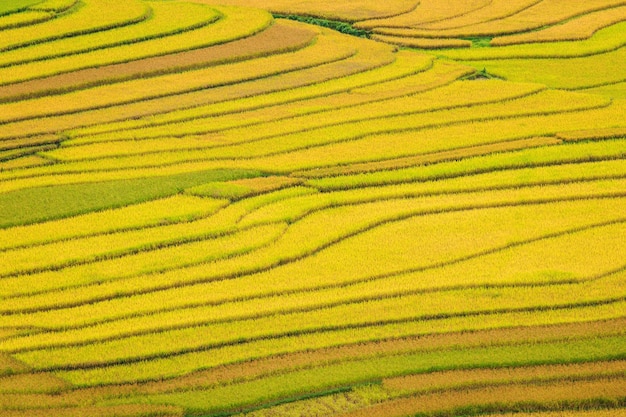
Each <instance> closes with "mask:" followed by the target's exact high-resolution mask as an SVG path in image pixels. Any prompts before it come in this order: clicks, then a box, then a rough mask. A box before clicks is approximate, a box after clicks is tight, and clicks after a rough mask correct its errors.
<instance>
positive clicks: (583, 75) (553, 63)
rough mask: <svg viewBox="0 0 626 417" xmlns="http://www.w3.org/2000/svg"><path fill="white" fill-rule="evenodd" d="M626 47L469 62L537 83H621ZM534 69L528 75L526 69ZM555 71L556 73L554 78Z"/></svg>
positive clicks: (566, 85) (585, 85)
mask: <svg viewBox="0 0 626 417" xmlns="http://www.w3.org/2000/svg"><path fill="white" fill-rule="evenodd" d="M624 58H626V47H622V48H620V49H618V50H616V51H614V52H607V53H603V54H599V55H593V56H589V57H582V58H569V59H547V58H546V59H503V60H496V61H472V62H471V65H475V66H476V67H480V68H487V69H488V71H489V72H491V73H493V74H496V75H498V76H502V77H506V78H507V79H510V80H515V81H522V82H539V83H542V84H546V85H549V86H550V87H553V88H561V89H581V88H589V87H594V86H598V85H604V84H611V83H616V82H621V81H623V80H624V79H626V70H624V68H623V66H621V65H620V64H619V63H621V62H622V61H623V60H624ZM531 68H534V69H535V71H534V73H533V74H532V75H531V74H529V73H527V72H526V71H529V70H530V69H531ZM555 74H558V76H556V77H555Z"/></svg>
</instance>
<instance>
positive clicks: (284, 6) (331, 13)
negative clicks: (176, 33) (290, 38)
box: [203, 0, 415, 21]
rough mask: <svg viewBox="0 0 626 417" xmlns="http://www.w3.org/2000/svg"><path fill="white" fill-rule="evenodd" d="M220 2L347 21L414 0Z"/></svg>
mask: <svg viewBox="0 0 626 417" xmlns="http://www.w3.org/2000/svg"><path fill="white" fill-rule="evenodd" d="M203 1H206V0H203ZM222 3H223V4H230V5H233V6H247V7H258V8H266V9H269V10H271V11H273V12H278V13H283V14H306V15H310V14H312V15H316V16H323V17H325V18H328V19H337V20H347V21H355V20H362V19H374V18H379V17H386V16H389V15H395V14H398V13H403V12H405V11H407V10H410V9H412V8H413V7H415V2H414V1H412V0H390V1H386V2H385V3H372V2H371V1H368V0H356V1H351V2H350V3H337V2H334V1H332V0H323V1H310V0H307V1H301V2H298V3H294V2H292V1H290V0H271V1H260V0H223V1H222Z"/></svg>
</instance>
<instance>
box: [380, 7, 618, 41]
mask: <svg viewBox="0 0 626 417" xmlns="http://www.w3.org/2000/svg"><path fill="white" fill-rule="evenodd" d="M622 5H623V2H622V1H621V0H592V1H586V2H584V3H577V4H572V3H570V2H564V1H563V0H552V1H540V2H536V3H534V4H532V5H531V6H530V7H526V8H523V9H521V10H519V12H518V13H514V14H512V15H509V16H505V17H503V18H501V19H494V20H486V21H484V22H482V23H476V24H472V25H468V26H465V25H464V26H460V27H457V28H450V29H443V28H442V29H439V30H428V29H426V28H430V26H426V28H418V29H412V30H410V33H411V34H412V36H425V37H433V36H434V37H471V36H497V35H507V34H514V33H520V32H529V31H531V30H533V29H539V28H543V27H545V26H551V25H555V24H558V23H561V22H564V21H566V20H568V19H571V18H575V17H578V16H582V15H585V14H587V13H591V12H594V11H598V10H607V9H610V8H613V7H617V6H622ZM482 10H484V11H488V10H489V9H488V8H487V7H485V8H484V9H482ZM479 11H480V9H479ZM444 22H445V21H444ZM378 26H383V25H378ZM376 31H377V32H384V33H389V34H400V32H393V29H391V30H387V29H385V28H384V27H383V28H382V29H378V28H376ZM409 36H410V35H409Z"/></svg>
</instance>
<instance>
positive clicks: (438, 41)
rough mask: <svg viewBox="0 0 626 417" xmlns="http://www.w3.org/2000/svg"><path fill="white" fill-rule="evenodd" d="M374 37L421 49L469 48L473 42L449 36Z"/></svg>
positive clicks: (373, 36) (374, 36)
mask: <svg viewBox="0 0 626 417" xmlns="http://www.w3.org/2000/svg"><path fill="white" fill-rule="evenodd" d="M372 39H374V40H377V41H381V42H386V43H391V44H395V45H400V46H406V47H409V48H419V49H443V48H469V47H470V46H472V42H470V41H468V40H464V39H448V38H410V37H402V36H391V35H376V34H374V35H372Z"/></svg>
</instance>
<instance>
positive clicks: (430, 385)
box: [383, 360, 626, 392]
mask: <svg viewBox="0 0 626 417" xmlns="http://www.w3.org/2000/svg"><path fill="white" fill-rule="evenodd" d="M625 371H626V362H624V361H619V360H618V361H608V362H587V363H574V364H561V365H539V366H525V367H511V368H495V369H471V370H455V371H442V372H433V373H425V374H418V375H407V376H400V377H396V378H389V379H385V380H383V386H384V387H385V388H389V389H392V390H397V391H408V392H416V391H417V392H422V391H436V390H440V389H442V388H445V389H449V388H454V387H459V386H472V385H481V384H485V383H489V384H493V383H507V382H514V381H516V382H519V381H537V380H542V379H555V378H562V377H564V376H567V377H581V376H592V375H596V376H597V375H606V374H617V373H623V372H625Z"/></svg>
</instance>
